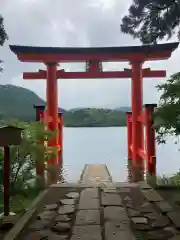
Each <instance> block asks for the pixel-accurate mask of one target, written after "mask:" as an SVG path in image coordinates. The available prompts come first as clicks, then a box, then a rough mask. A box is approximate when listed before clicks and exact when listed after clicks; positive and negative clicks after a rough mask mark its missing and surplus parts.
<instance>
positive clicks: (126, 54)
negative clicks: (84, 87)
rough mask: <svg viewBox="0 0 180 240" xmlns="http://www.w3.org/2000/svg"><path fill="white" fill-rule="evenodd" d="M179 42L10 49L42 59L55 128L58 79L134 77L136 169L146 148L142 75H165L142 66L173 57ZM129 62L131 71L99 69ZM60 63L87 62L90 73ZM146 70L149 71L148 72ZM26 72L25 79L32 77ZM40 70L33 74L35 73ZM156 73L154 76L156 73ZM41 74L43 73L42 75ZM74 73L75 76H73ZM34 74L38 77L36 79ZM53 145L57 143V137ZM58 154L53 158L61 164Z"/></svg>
mask: <svg viewBox="0 0 180 240" xmlns="http://www.w3.org/2000/svg"><path fill="white" fill-rule="evenodd" d="M178 44H179V43H169V44H156V45H143V46H133V47H102V48H53V47H51V48H49V47H30V46H28V47H27V46H16V45H11V46H10V49H11V50H12V51H13V52H14V53H15V54H16V55H17V57H18V59H19V60H20V61H22V62H43V63H45V65H46V66H47V71H42V70H40V72H39V73H38V74H39V75H36V77H38V78H39V77H42V76H43V78H47V112H48V116H49V118H50V119H51V121H50V122H49V123H48V128H49V129H50V130H52V131H54V130H56V129H58V93H57V79H58V78H105V77H108V78H114V77H116V78H120V77H121V78H125V77H131V78H132V160H133V166H134V169H135V170H136V169H138V168H139V166H140V165H142V156H141V155H140V154H139V150H140V149H144V148H143V141H144V139H143V128H142V122H141V121H139V117H140V116H141V115H142V96H143V95H142V77H144V76H146V77H148V74H149V76H150V77H162V76H165V72H164V71H163V72H162V71H160V72H157V71H150V70H149V69H148V70H147V69H145V70H143V69H142V65H143V63H144V62H145V61H154V60H165V59H169V58H170V57H171V54H172V52H173V51H174V50H175V49H176V48H177V47H178ZM106 61H107V62H114V61H128V62H129V63H130V64H131V65H132V70H125V71H123V72H103V71H102V69H100V68H99V63H100V62H106ZM59 62H88V63H89V69H90V71H88V72H78V73H74V72H73V73H68V72H64V71H63V70H57V65H58V63H59ZM145 73H146V74H145ZM28 74H29V73H26V74H24V77H25V78H28V77H30V75H28ZM35 74H37V73H34V76H35ZM153 74H154V76H153ZM40 75H41V76H40ZM73 76H74V77H73ZM36 77H35V78H36ZM49 144H50V145H53V146H57V144H58V137H57V136H56V137H55V138H54V139H53V141H52V142H50V143H49ZM57 157H58V156H56V158H55V159H53V160H52V161H51V163H53V164H54V165H59V164H60V163H59V162H58V158H57Z"/></svg>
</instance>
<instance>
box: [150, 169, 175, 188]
mask: <svg viewBox="0 0 180 240" xmlns="http://www.w3.org/2000/svg"><path fill="white" fill-rule="evenodd" d="M147 179H148V182H149V183H150V184H151V185H153V186H156V187H161V186H165V187H168V186H169V187H177V188H180V172H177V173H176V174H173V175H172V176H171V177H167V176H165V175H163V176H157V177H156V178H155V177H152V176H148V177H147Z"/></svg>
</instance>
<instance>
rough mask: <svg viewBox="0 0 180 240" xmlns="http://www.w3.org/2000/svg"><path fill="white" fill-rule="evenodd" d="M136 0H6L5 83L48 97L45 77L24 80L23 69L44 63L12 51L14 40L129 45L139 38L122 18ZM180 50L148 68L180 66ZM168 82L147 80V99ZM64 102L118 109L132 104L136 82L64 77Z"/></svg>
mask: <svg viewBox="0 0 180 240" xmlns="http://www.w3.org/2000/svg"><path fill="white" fill-rule="evenodd" d="M130 3H131V0H127V1H118V0H91V1H88V0H76V1H72V0H66V1H64V0H53V1H52V0H16V3H14V1H12V0H1V13H2V15H3V16H4V19H5V28H6V29H7V32H8V35H9V41H8V42H6V44H5V46H4V47H3V48H1V49H0V55H1V58H2V59H3V60H4V73H3V75H2V76H1V83H3V84H6V83H11V84H14V85H18V86H23V87H26V88H29V89H31V90H33V91H34V92H36V93H37V94H38V95H39V96H41V97H43V98H45V81H39V80H38V81H34V80H32V81H30V80H29V81H27V80H26V81H24V80H23V79H22V72H23V71H37V70H38V69H39V68H45V66H43V65H40V64H29V63H20V62H19V61H18V60H17V59H16V57H15V55H14V54H13V53H12V52H11V51H10V50H9V47H8V45H9V44H18V45H33V46H59V47H64V46H66V47H67V46H69V47H80V46H82V47H91V46H99V47H101V46H128V45H137V44H139V42H138V41H137V40H133V39H132V38H131V37H130V36H128V35H124V34H122V33H120V19H121V18H122V17H123V16H124V14H125V13H126V12H127V9H128V5H129V4H130ZM178 56H179V50H177V51H176V52H175V53H174V54H173V55H172V58H171V59H170V60H169V61H163V62H152V63H146V64H145V67H147V66H151V67H152V68H153V69H167V72H168V74H171V73H173V72H176V71H178V70H179V65H178ZM61 67H63V68H65V69H67V70H81V69H84V68H85V66H84V65H83V64H62V65H61ZM104 67H105V68H106V69H113V70H115V69H123V68H124V67H128V64H127V63H119V64H117V63H114V64H112V63H111V64H104ZM162 81H163V80H159V79H147V80H146V79H145V80H144V84H143V88H144V102H145V103H151V102H157V101H158V98H159V93H157V91H156V89H155V88H154V86H155V85H157V84H159V83H160V82H162ZM58 90H59V105H60V106H61V107H64V108H73V107H81V106H84V107H88V106H89V107H91V106H92V107H96V106H97V107H114V106H115V107H117V106H123V105H130V104H131V84H130V80H128V79H120V80H115V79H109V80H108V79H101V80H98V79H97V80H59V84H58Z"/></svg>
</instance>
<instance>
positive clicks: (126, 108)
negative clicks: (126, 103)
mask: <svg viewBox="0 0 180 240" xmlns="http://www.w3.org/2000/svg"><path fill="white" fill-rule="evenodd" d="M115 110H116V111H122V112H130V111H131V107H118V108H115Z"/></svg>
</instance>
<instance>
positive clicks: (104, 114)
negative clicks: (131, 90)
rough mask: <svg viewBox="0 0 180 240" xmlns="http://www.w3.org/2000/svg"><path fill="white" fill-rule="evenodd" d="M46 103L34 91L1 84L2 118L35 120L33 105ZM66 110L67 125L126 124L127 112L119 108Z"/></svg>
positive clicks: (0, 109)
mask: <svg viewBox="0 0 180 240" xmlns="http://www.w3.org/2000/svg"><path fill="white" fill-rule="evenodd" d="M34 104H36V105H39V104H40V105H45V101H44V100H43V99H41V98H40V97H39V96H38V95H36V94H35V93H34V92H32V91H30V90H28V89H25V88H22V87H17V86H13V85H0V118H1V119H11V118H17V119H20V120H23V121H28V122H31V121H35V109H34V108H33V105H34ZM62 110H63V112H64V125H65V126H67V127H100V126H102V127H103V126H124V125H125V113H124V112H123V111H119V110H109V109H96V108H80V109H78V108H77V109H73V110H69V111H66V110H64V109H62Z"/></svg>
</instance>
